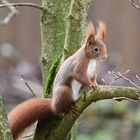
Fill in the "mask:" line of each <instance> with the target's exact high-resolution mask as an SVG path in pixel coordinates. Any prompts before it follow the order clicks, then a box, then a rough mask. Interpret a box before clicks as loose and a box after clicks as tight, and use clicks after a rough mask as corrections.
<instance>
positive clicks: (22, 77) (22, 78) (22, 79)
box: [21, 74, 37, 97]
mask: <svg viewBox="0 0 140 140" xmlns="http://www.w3.org/2000/svg"><path fill="white" fill-rule="evenodd" d="M21 81H23V82H24V84H25V85H26V86H27V88H28V89H29V90H30V91H31V93H32V94H33V95H34V96H35V97H37V95H36V94H35V93H34V91H33V90H32V88H31V87H30V86H29V84H28V83H27V82H26V81H25V80H24V76H23V74H22V75H21Z"/></svg>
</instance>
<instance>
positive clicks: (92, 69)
mask: <svg viewBox="0 0 140 140" xmlns="http://www.w3.org/2000/svg"><path fill="white" fill-rule="evenodd" d="M95 71H96V60H95V59H91V60H89V63H88V68H87V75H88V78H89V79H91V78H92V76H93V75H94V73H95Z"/></svg>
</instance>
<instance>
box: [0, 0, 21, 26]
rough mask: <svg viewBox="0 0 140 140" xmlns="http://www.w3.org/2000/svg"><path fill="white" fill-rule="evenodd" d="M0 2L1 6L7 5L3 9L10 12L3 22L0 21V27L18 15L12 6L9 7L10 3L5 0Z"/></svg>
mask: <svg viewBox="0 0 140 140" xmlns="http://www.w3.org/2000/svg"><path fill="white" fill-rule="evenodd" d="M1 2H2V3H3V5H7V6H5V7H7V8H8V9H9V10H10V13H9V14H8V15H7V16H6V17H5V18H4V19H3V20H0V26H2V25H5V24H7V23H8V22H9V21H10V20H11V18H12V17H13V16H14V15H16V14H18V13H19V12H18V11H17V10H16V9H15V8H14V7H13V6H11V5H9V4H10V3H9V2H8V1H7V0H2V1H1Z"/></svg>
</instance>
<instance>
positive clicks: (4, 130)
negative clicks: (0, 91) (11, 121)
mask: <svg viewBox="0 0 140 140" xmlns="http://www.w3.org/2000/svg"><path fill="white" fill-rule="evenodd" d="M0 140H13V138H12V134H11V131H10V129H9V126H8V121H7V115H6V112H5V109H4V101H3V99H2V97H1V96H0Z"/></svg>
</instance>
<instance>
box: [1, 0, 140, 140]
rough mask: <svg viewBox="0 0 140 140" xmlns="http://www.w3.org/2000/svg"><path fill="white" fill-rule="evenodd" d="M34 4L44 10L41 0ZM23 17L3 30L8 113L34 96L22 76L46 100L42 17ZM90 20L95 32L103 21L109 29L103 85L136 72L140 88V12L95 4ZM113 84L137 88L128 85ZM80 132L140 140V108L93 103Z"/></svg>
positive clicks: (99, 138) (82, 138) (107, 0)
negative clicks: (119, 75) (116, 75)
mask: <svg viewBox="0 0 140 140" xmlns="http://www.w3.org/2000/svg"><path fill="white" fill-rule="evenodd" d="M9 2H19V1H18V0H9ZM20 2H25V0H20ZM28 2H34V3H37V4H41V2H40V1H38V0H28ZM18 11H19V14H18V15H16V16H14V17H13V18H12V19H11V20H10V21H9V23H8V24H6V25H3V26H0V91H1V94H2V96H3V97H4V99H5V103H6V107H7V112H8V111H9V110H10V109H11V108H12V107H13V106H15V104H18V103H20V102H22V101H23V100H26V99H28V98H32V97H33V96H34V95H33V94H32V93H31V92H30V91H29V89H28V88H27V86H26V85H25V83H24V81H23V80H22V79H21V75H23V76H24V80H25V81H27V82H28V84H29V85H30V87H31V88H32V89H33V91H34V92H35V93H36V94H38V96H42V95H41V94H42V82H41V69H40V54H41V35H40V23H39V22H40V13H39V10H37V9H34V8H30V7H19V8H18ZM8 12H9V10H8V9H6V8H1V9H0V20H3V19H4V18H5V17H6V16H7V14H8ZM89 19H90V20H91V21H92V22H93V23H94V25H95V26H97V25H98V24H97V21H98V20H103V21H104V22H105V23H106V24H107V38H106V40H105V42H106V45H107V50H108V55H109V58H108V60H107V61H106V62H102V64H101V68H100V74H99V76H98V82H99V83H100V84H103V83H104V82H103V81H102V80H101V79H102V78H103V79H104V80H105V82H106V84H109V83H110V82H111V81H112V77H111V76H110V75H109V74H108V71H111V70H113V71H116V72H117V71H120V72H122V73H124V72H125V71H127V70H130V72H129V73H128V74H127V77H128V78H130V79H131V80H132V81H133V82H134V83H136V84H137V85H138V86H140V81H139V80H138V79H137V78H136V75H139V76H140V65H139V59H140V54H139V53H140V27H139V26H140V10H136V9H135V8H134V7H133V6H132V5H131V3H130V2H129V0H123V1H122V0H117V1H112V0H104V1H102V0H93V1H92V3H91V6H90V9H89V15H88V20H89ZM113 84H114V85H121V86H131V85H130V84H129V83H128V82H127V81H124V80H123V79H120V80H118V81H116V82H115V83H113ZM77 127H78V128H77V131H78V136H77V140H117V139H120V140H139V137H140V111H139V104H138V103H135V102H132V101H122V102H117V101H113V100H107V101H100V102H97V103H93V104H92V105H91V106H90V107H88V108H87V110H86V111H85V112H84V114H83V115H82V116H81V117H80V119H79V121H78V122H77Z"/></svg>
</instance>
